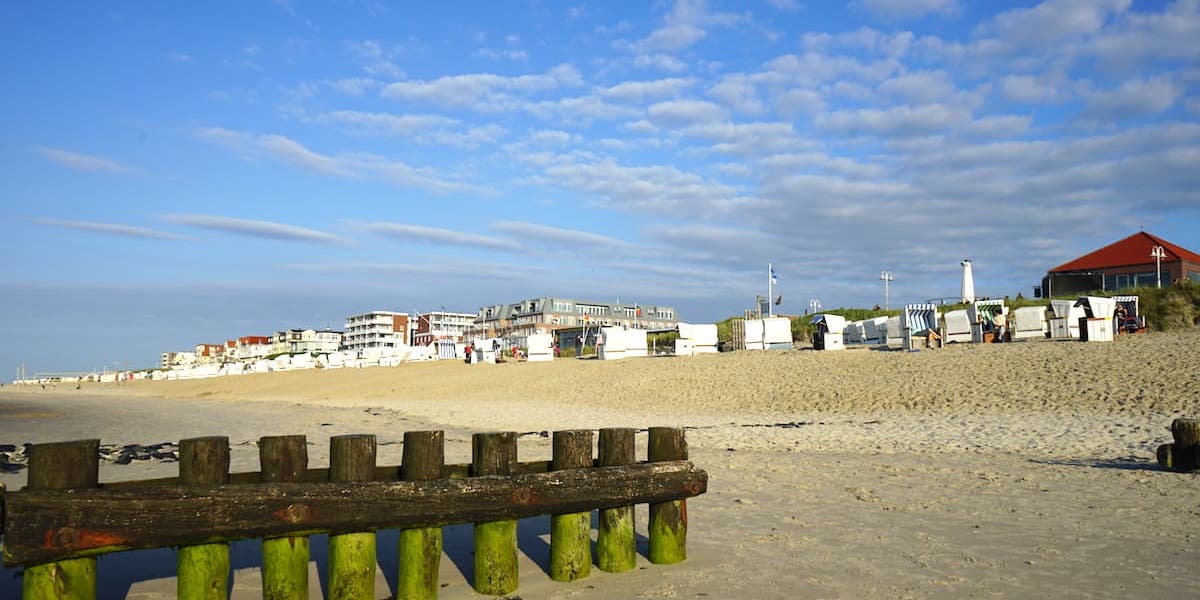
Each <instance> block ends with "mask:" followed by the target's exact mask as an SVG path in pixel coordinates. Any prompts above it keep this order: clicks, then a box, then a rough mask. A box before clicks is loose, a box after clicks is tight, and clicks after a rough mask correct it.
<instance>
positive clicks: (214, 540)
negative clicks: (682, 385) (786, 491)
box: [0, 427, 708, 600]
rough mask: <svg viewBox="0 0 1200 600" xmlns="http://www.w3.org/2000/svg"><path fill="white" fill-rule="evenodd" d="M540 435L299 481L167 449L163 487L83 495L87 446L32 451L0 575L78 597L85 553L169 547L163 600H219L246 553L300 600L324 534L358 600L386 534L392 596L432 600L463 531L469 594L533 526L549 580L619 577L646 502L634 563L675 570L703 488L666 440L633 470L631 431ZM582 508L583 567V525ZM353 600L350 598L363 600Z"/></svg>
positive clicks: (266, 592) (365, 464)
mask: <svg viewBox="0 0 1200 600" xmlns="http://www.w3.org/2000/svg"><path fill="white" fill-rule="evenodd" d="M593 433H594V432H593V431H592V430H570V431H556V432H554V436H553V458H552V459H551V460H549V461H537V462H525V463H521V462H518V461H517V435H516V434H515V433H513V432H502V433H478V434H474V435H473V437H472V461H471V463H470V464H466V465H446V464H444V459H443V456H444V442H445V436H444V433H443V432H441V431H417V432H407V433H405V434H404V449H403V458H402V464H401V465H399V466H377V465H376V464H375V462H376V461H375V447H376V444H375V436H373V435H349V436H337V437H334V438H331V440H330V467H329V468H325V469H310V468H309V467H308V456H307V441H306V439H305V437H304V436H276V437H264V438H262V439H261V440H260V441H259V455H260V464H261V471H258V472H253V473H237V474H230V473H229V440H228V438H225V437H205V438H191V439H186V440H182V441H180V443H179V459H180V460H179V477H172V478H162V479H152V480H142V481H132V482H120V483H107V484H100V483H98V481H97V479H98V477H97V474H98V470H99V468H98V463H99V461H98V458H97V451H98V448H99V440H79V441H71V442H58V443H50V444H35V445H33V446H32V447H31V448H30V453H29V476H28V477H29V479H28V482H29V485H28V486H26V487H25V488H24V489H22V490H20V491H16V492H6V491H5V490H4V488H3V487H0V525H2V529H0V533H3V536H4V547H3V558H4V564H5V565H6V566H24V567H26V569H25V571H24V575H23V577H24V581H23V591H24V598H25V599H26V600H32V599H34V598H37V599H43V598H47V599H55V598H63V599H65V598H71V599H76V598H95V595H96V558H95V557H96V556H97V555H101V554H105V553H110V552H118V551H122V550H130V549H138V548H163V547H178V548H179V552H178V577H177V581H178V597H179V598H224V597H227V593H228V590H227V589H226V586H227V582H228V580H229V569H230V563H229V547H228V542H230V541H234V540H241V539H262V540H263V564H262V571H263V597H264V598H272V599H274V598H289V599H290V598H306V597H307V593H308V562H309V545H308V537H307V536H309V535H311V534H315V533H328V534H330V535H329V573H328V585H329V596H330V597H331V598H358V597H367V596H369V595H370V594H371V593H372V591H373V590H374V586H375V581H374V578H375V570H376V558H377V557H376V543H375V532H376V531H378V530H381V529H400V530H401V531H400V536H399V543H398V548H397V552H398V561H397V563H398V565H399V571H400V572H399V577H398V579H397V581H398V584H397V589H396V590H395V597H396V598H398V599H399V598H435V597H437V589H438V563H439V561H440V560H441V555H442V532H441V527H442V526H445V525H455V524H463V523H473V524H474V525H475V527H474V537H475V569H474V573H475V574H474V581H473V582H472V583H473V585H474V587H475V589H476V590H477V591H478V592H480V593H484V594H494V595H503V594H509V593H512V592H513V591H515V590H516V586H517V535H516V532H517V519H521V518H525V517H532V516H537V515H543V514H550V515H551V516H552V517H551V539H550V542H551V557H550V575H551V577H552V578H553V579H555V580H558V581H572V580H576V579H581V578H584V577H587V576H588V574H589V572H590V569H591V566H592V565H593V564H596V565H597V566H598V567H599V568H601V569H603V570H605V571H613V572H616V571H624V570H629V569H632V568H633V567H634V557H635V547H634V544H635V538H634V533H633V531H634V523H633V506H634V505H635V504H649V505H650V522H649V527H648V529H649V552H648V558H649V559H650V561H651V562H652V563H656V564H670V563H675V562H679V561H681V560H684V558H685V557H686V540H687V504H686V499H687V498H690V497H694V496H697V495H700V494H703V493H704V492H705V491H706V490H707V485H708V476H707V474H706V473H705V472H704V471H701V470H698V469H696V468H695V466H694V465H692V464H691V463H690V462H688V460H687V443H686V440H685V438H684V434H683V430H682V429H675V428H666V427H652V428H650V431H649V434H650V436H649V452H648V457H647V458H648V460H647V461H645V462H635V460H634V433H635V432H634V430H633V429H601V430H600V435H599V445H598V449H599V458H594V457H593V454H592V452H593V451H592V448H593V445H592V444H593V437H592V436H593ZM592 510H599V511H600V515H599V519H598V521H599V531H598V543H597V546H596V556H595V557H593V556H592V549H591V511H592ZM364 594H365V595H364Z"/></svg>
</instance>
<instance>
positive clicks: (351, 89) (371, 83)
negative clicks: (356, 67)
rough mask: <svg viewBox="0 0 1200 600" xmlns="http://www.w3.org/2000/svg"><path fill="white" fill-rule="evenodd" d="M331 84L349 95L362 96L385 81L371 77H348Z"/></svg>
mask: <svg viewBox="0 0 1200 600" xmlns="http://www.w3.org/2000/svg"><path fill="white" fill-rule="evenodd" d="M329 85H330V87H332V88H333V89H335V90H337V91H339V92H341V93H343V94H346V95H347V96H361V95H363V94H365V93H367V92H369V91H371V90H374V89H376V88H378V87H379V86H381V85H383V82H381V81H379V80H377V79H371V78H370V77H347V78H344V79H338V80H337V81H334V82H333V83H331V84H329Z"/></svg>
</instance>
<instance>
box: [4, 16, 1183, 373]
mask: <svg viewBox="0 0 1200 600" xmlns="http://www.w3.org/2000/svg"><path fill="white" fill-rule="evenodd" d="M435 4H438V3H416V4H415V5H414V4H412V3H408V4H407V5H401V4H396V5H392V4H388V3H382V2H357V1H348V0H346V1H330V2H301V1H282V0H281V1H276V2H268V1H262V2H253V1H250V2H211V3H210V2H204V3H193V4H179V3H158V2H145V3H136V2H87V3H49V2H47V3H5V4H4V6H3V7H0V40H3V41H0V44H2V45H3V52H0V65H2V68H3V72H4V74H5V80H6V81H5V86H4V88H5V91H4V93H3V94H0V130H2V131H4V135H3V137H2V138H0V165H2V166H0V168H2V169H3V177H2V179H0V216H2V218H0V249H2V251H3V255H4V256H5V257H6V259H7V260H6V265H7V267H6V269H5V271H6V274H5V276H4V277H3V278H2V281H0V297H2V298H3V306H4V310H3V311H0V368H2V369H3V371H0V372H2V373H6V374H5V375H4V377H5V378H8V374H11V373H14V372H15V369H16V367H17V366H18V365H19V364H21V363H24V364H25V365H26V367H27V369H29V370H42V371H48V370H81V369H91V368H103V367H106V366H112V365H114V364H115V363H120V364H121V365H132V366H151V365H153V364H154V362H155V361H156V360H157V357H158V353H159V352H161V351H164V350H171V349H183V348H187V347H190V346H191V345H193V344H195V343H198V342H213V341H220V340H224V339H228V338H232V337H236V336H239V335H250V334H268V333H270V332H273V331H275V330H278V329H284V328H288V327H316V328H321V327H326V326H330V327H333V328H340V327H341V325H342V319H343V318H344V317H345V316H346V315H349V314H352V313H355V312H361V311H366V310H373V309H385V310H401V311H417V310H430V309H437V308H442V307H444V308H446V309H448V310H456V311H464V312H474V311H475V310H476V309H477V308H478V307H479V306H481V305H484V304H491V303H501V302H512V301H517V300H520V299H524V298H530V297H537V296H543V295H557V296H566V297H579V298H592V299H600V300H606V299H611V300H614V301H615V300H617V299H618V298H619V299H621V300H623V301H637V302H640V303H643V304H665V305H673V306H676V307H677V308H678V312H679V315H680V316H681V317H682V318H683V319H685V320H690V321H696V322H705V321H713V320H716V319H721V318H724V317H727V316H730V315H733V314H737V313H739V312H740V311H741V310H742V309H743V308H749V306H750V305H751V304H752V302H753V297H754V294H755V293H765V291H766V290H765V287H766V278H767V277H766V266H767V263H768V262H773V263H774V264H775V270H776V272H777V274H778V276H779V282H780V286H779V291H781V292H782V293H783V294H784V305H783V307H782V308H783V310H784V311H785V312H793V313H801V312H803V311H804V310H805V309H806V308H807V306H808V302H809V300H810V299H813V298H817V299H820V301H821V303H822V304H823V305H824V306H825V307H835V306H840V305H845V306H869V305H871V304H875V303H879V302H882V295H883V294H882V284H881V282H880V281H879V272H880V270H882V269H888V270H890V271H892V272H894V273H895V276H896V279H895V281H894V282H893V284H892V288H891V298H892V304H894V305H895V304H900V303H903V302H909V301H921V300H925V299H927V298H933V297H942V296H953V295H955V294H957V291H958V281H959V267H958V261H959V260H960V259H961V258H964V257H970V258H972V259H973V260H974V265H975V279H976V285H977V289H978V291H979V293H980V294H981V295H996V296H999V295H1004V294H1009V295H1015V294H1016V293H1018V292H1023V293H1025V294H1026V295H1029V294H1030V290H1031V286H1032V285H1034V284H1036V283H1038V282H1039V280H1040V277H1041V275H1042V274H1043V273H1044V272H1045V271H1046V269H1048V268H1050V267H1053V266H1055V265H1057V264H1060V263H1062V262H1065V261H1067V260H1069V259H1071V258H1074V257H1075V256H1078V255H1080V254H1082V253H1084V252H1087V251H1090V250H1092V249H1095V248H1097V247H1099V246H1101V245H1104V244H1107V243H1110V242H1112V241H1115V240H1117V239H1120V238H1122V237H1125V236H1127V235H1129V234H1131V233H1133V232H1135V231H1137V230H1138V228H1139V227H1144V228H1145V229H1146V230H1147V231H1150V232H1152V233H1155V234H1157V235H1160V236H1162V237H1164V238H1166V239H1167V240H1170V241H1172V242H1174V243H1177V244H1180V245H1182V246H1184V247H1187V248H1191V249H1193V250H1200V195H1198V192H1197V190H1198V189H1200V185H1198V184H1200V169H1198V167H1200V94H1198V89H1200V61H1198V60H1197V59H1198V58H1200V44H1198V43H1196V40H1198V39H1200V2H1198V1H1197V0H1186V1H1180V2H1131V1H1129V0H1100V1H1074V0H1073V1H1053V0H1052V1H1049V2H1044V3H1040V4H1038V3H1033V2H1014V3H1004V2H970V3H968V2H963V1H958V0H859V1H855V2H849V3H847V4H845V5H844V6H835V5H834V3H826V2H800V1H795V0H767V1H763V2H717V1H715V0H714V1H709V2H702V1H694V0H693V1H677V2H594V1H587V2H577V3H571V2H548V1H521V2H480V3H444V4H438V5H437V6H434V5H435Z"/></svg>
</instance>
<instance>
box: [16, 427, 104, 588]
mask: <svg viewBox="0 0 1200 600" xmlns="http://www.w3.org/2000/svg"><path fill="white" fill-rule="evenodd" d="M99 450H100V440H78V441H74V442H58V443H53V444H34V445H33V446H32V447H30V449H29V479H28V485H29V489H35V490H66V489H72V488H89V487H96V485H97V483H98V482H99V478H100V477H99V475H100V473H99V471H100V459H99V456H98V454H97V453H98V452H99ZM57 535H59V536H73V535H75V532H74V531H73V530H72V529H71V528H69V527H64V528H62V529H60V530H58V533H57ZM21 597H22V598H24V600H67V599H70V600H76V599H78V600H95V598H96V559H95V558H73V559H70V560H62V561H59V562H53V563H49V564H44V565H38V566H36V567H29V568H28V569H25V575H24V581H23V582H22V592H21Z"/></svg>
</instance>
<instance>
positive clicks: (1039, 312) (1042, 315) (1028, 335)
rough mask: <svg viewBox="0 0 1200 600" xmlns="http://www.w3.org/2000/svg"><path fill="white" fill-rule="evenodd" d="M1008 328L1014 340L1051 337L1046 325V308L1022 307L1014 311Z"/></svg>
mask: <svg viewBox="0 0 1200 600" xmlns="http://www.w3.org/2000/svg"><path fill="white" fill-rule="evenodd" d="M1008 327H1009V331H1011V332H1012V336H1011V337H1012V339H1014V340H1028V339H1037V338H1042V339H1044V338H1046V337H1047V336H1048V335H1049V330H1048V328H1047V325H1046V307H1044V306H1022V307H1021V308H1018V309H1016V310H1014V311H1013V313H1012V319H1010V320H1009V324H1008Z"/></svg>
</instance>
